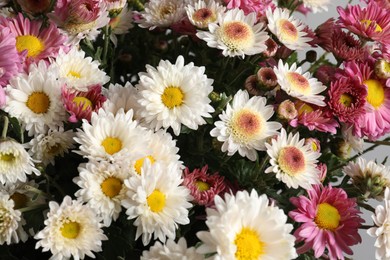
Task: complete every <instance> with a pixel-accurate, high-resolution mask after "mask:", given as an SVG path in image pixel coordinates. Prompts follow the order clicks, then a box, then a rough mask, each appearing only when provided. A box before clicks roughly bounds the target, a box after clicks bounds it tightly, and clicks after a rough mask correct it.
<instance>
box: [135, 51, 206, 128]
mask: <svg viewBox="0 0 390 260" xmlns="http://www.w3.org/2000/svg"><path fill="white" fill-rule="evenodd" d="M146 70H147V73H144V72H141V73H139V76H140V80H139V84H138V85H137V86H136V87H137V88H138V89H139V91H138V93H139V97H138V99H139V100H138V102H139V104H140V105H141V106H142V108H141V109H140V111H139V112H140V116H142V119H143V120H145V122H146V123H148V124H150V127H151V128H154V129H155V130H158V129H160V128H165V129H166V128H168V127H171V128H172V129H173V132H174V133H175V135H179V134H180V128H181V125H182V124H183V125H185V126H187V127H188V128H190V129H193V130H196V129H198V126H199V125H203V124H205V123H206V121H205V120H204V119H203V117H211V115H210V113H212V112H214V108H213V107H212V106H211V105H210V102H211V101H210V99H209V98H208V95H209V94H210V93H211V92H212V91H213V87H212V83H213V80H212V79H209V78H207V75H206V74H204V72H205V67H203V66H202V67H197V66H194V64H193V63H192V62H190V63H189V64H187V65H184V58H183V56H179V57H178V58H177V60H176V63H175V64H172V63H170V62H169V61H168V60H161V61H160V63H159V65H158V66H157V68H153V67H152V66H150V65H147V66H146Z"/></svg>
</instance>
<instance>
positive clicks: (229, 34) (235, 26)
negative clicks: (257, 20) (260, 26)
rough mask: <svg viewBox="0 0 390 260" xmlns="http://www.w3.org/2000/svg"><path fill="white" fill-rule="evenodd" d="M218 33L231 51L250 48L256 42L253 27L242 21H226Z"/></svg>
mask: <svg viewBox="0 0 390 260" xmlns="http://www.w3.org/2000/svg"><path fill="white" fill-rule="evenodd" d="M218 34H219V37H220V39H221V40H222V42H223V43H224V44H225V45H226V46H227V47H228V49H229V50H231V51H236V50H245V49H248V48H250V47H252V46H253V44H254V42H255V36H254V33H253V30H252V28H251V27H250V26H249V25H248V24H246V23H243V22H240V21H231V22H226V23H224V24H223V25H222V26H221V28H220V30H219V32H218Z"/></svg>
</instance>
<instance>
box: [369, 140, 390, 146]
mask: <svg viewBox="0 0 390 260" xmlns="http://www.w3.org/2000/svg"><path fill="white" fill-rule="evenodd" d="M364 142H366V143H370V144H378V145H388V146H390V141H385V140H379V141H370V140H364Z"/></svg>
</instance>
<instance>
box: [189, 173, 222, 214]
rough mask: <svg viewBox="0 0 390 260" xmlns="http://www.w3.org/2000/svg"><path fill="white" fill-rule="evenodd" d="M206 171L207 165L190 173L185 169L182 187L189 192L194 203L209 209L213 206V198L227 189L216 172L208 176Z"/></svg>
mask: <svg viewBox="0 0 390 260" xmlns="http://www.w3.org/2000/svg"><path fill="white" fill-rule="evenodd" d="M207 170H208V166H207V165H205V166H203V167H202V169H194V170H193V171H192V172H190V170H189V169H188V168H185V169H184V172H183V177H184V180H183V185H184V186H186V187H187V188H188V189H189V190H190V191H191V196H192V197H193V198H194V202H195V203H197V204H199V205H205V206H206V207H209V206H211V205H213V204H214V197H215V196H216V195H223V193H225V192H226V191H228V187H227V186H226V183H225V181H224V177H223V176H221V175H219V174H218V173H217V172H216V173H214V174H209V173H208V172H207Z"/></svg>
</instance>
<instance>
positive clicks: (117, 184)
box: [100, 177, 122, 198]
mask: <svg viewBox="0 0 390 260" xmlns="http://www.w3.org/2000/svg"><path fill="white" fill-rule="evenodd" d="M100 188H101V189H102V192H103V193H104V195H106V196H107V197H109V198H113V197H115V196H117V195H118V194H119V192H120V191H121V190H122V181H121V180H120V179H118V178H115V177H108V178H107V179H105V180H104V181H103V182H102V184H101V185H100Z"/></svg>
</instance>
